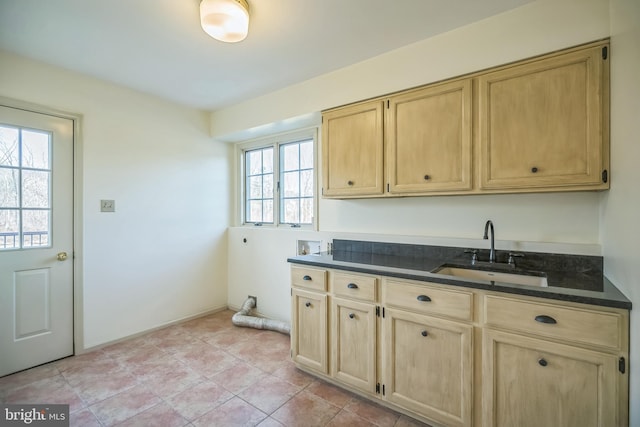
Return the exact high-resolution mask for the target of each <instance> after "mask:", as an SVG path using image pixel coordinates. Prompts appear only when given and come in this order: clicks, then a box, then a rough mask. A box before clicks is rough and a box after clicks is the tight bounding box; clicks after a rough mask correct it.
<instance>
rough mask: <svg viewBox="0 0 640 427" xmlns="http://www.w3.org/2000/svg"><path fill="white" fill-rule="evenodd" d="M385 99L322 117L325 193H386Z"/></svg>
mask: <svg viewBox="0 0 640 427" xmlns="http://www.w3.org/2000/svg"><path fill="white" fill-rule="evenodd" d="M383 144H384V143H383V118H382V101H381V100H378V101H371V102H366V103H363V104H357V105H353V106H349V107H344V108H341V109H338V110H333V111H329V112H326V113H324V114H323V116H322V154H323V156H322V162H323V164H322V172H323V176H322V180H323V195H324V196H342V197H349V196H367V195H369V196H371V195H383V194H384V187H383V185H384V182H383V181H384V178H383V159H382V157H383V151H384V150H383V147H384V145H383Z"/></svg>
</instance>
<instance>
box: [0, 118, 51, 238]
mask: <svg viewBox="0 0 640 427" xmlns="http://www.w3.org/2000/svg"><path fill="white" fill-rule="evenodd" d="M50 158H51V135H50V134H49V133H47V132H43V131H37V130H31V129H25V128H15V127H9V126H4V125H3V126H0V250H5V249H21V248H36V247H50V225H51V224H50V223H51V164H50Z"/></svg>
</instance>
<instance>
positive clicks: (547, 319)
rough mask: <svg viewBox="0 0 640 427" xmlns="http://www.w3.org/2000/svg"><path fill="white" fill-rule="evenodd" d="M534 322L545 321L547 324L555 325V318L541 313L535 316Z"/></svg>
mask: <svg viewBox="0 0 640 427" xmlns="http://www.w3.org/2000/svg"><path fill="white" fill-rule="evenodd" d="M535 320H536V322H540V323H547V324H549V325H555V324H556V323H558V322H556V319H554V318H553V317H551V316H547V315H546V314H541V315H539V316H536V318H535Z"/></svg>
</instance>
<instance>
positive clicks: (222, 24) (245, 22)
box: [200, 0, 249, 43]
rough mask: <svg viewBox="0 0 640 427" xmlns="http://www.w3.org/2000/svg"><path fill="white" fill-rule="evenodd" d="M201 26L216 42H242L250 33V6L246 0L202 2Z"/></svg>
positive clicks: (206, 0)
mask: <svg viewBox="0 0 640 427" xmlns="http://www.w3.org/2000/svg"><path fill="white" fill-rule="evenodd" d="M200 24H201V25H202V29H203V30H204V31H205V33H207V34H209V35H210V36H211V37H213V38H214V39H216V40H220V41H223V42H228V43H235V42H239V41H242V40H244V39H245V38H246V37H247V33H248V32H249V4H248V3H247V2H246V0H202V2H201V3H200Z"/></svg>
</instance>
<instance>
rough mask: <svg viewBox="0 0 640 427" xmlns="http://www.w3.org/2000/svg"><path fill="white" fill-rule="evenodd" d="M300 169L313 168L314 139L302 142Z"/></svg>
mask: <svg viewBox="0 0 640 427" xmlns="http://www.w3.org/2000/svg"><path fill="white" fill-rule="evenodd" d="M300 169H313V140H311V141H307V142H303V143H301V144H300Z"/></svg>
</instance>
